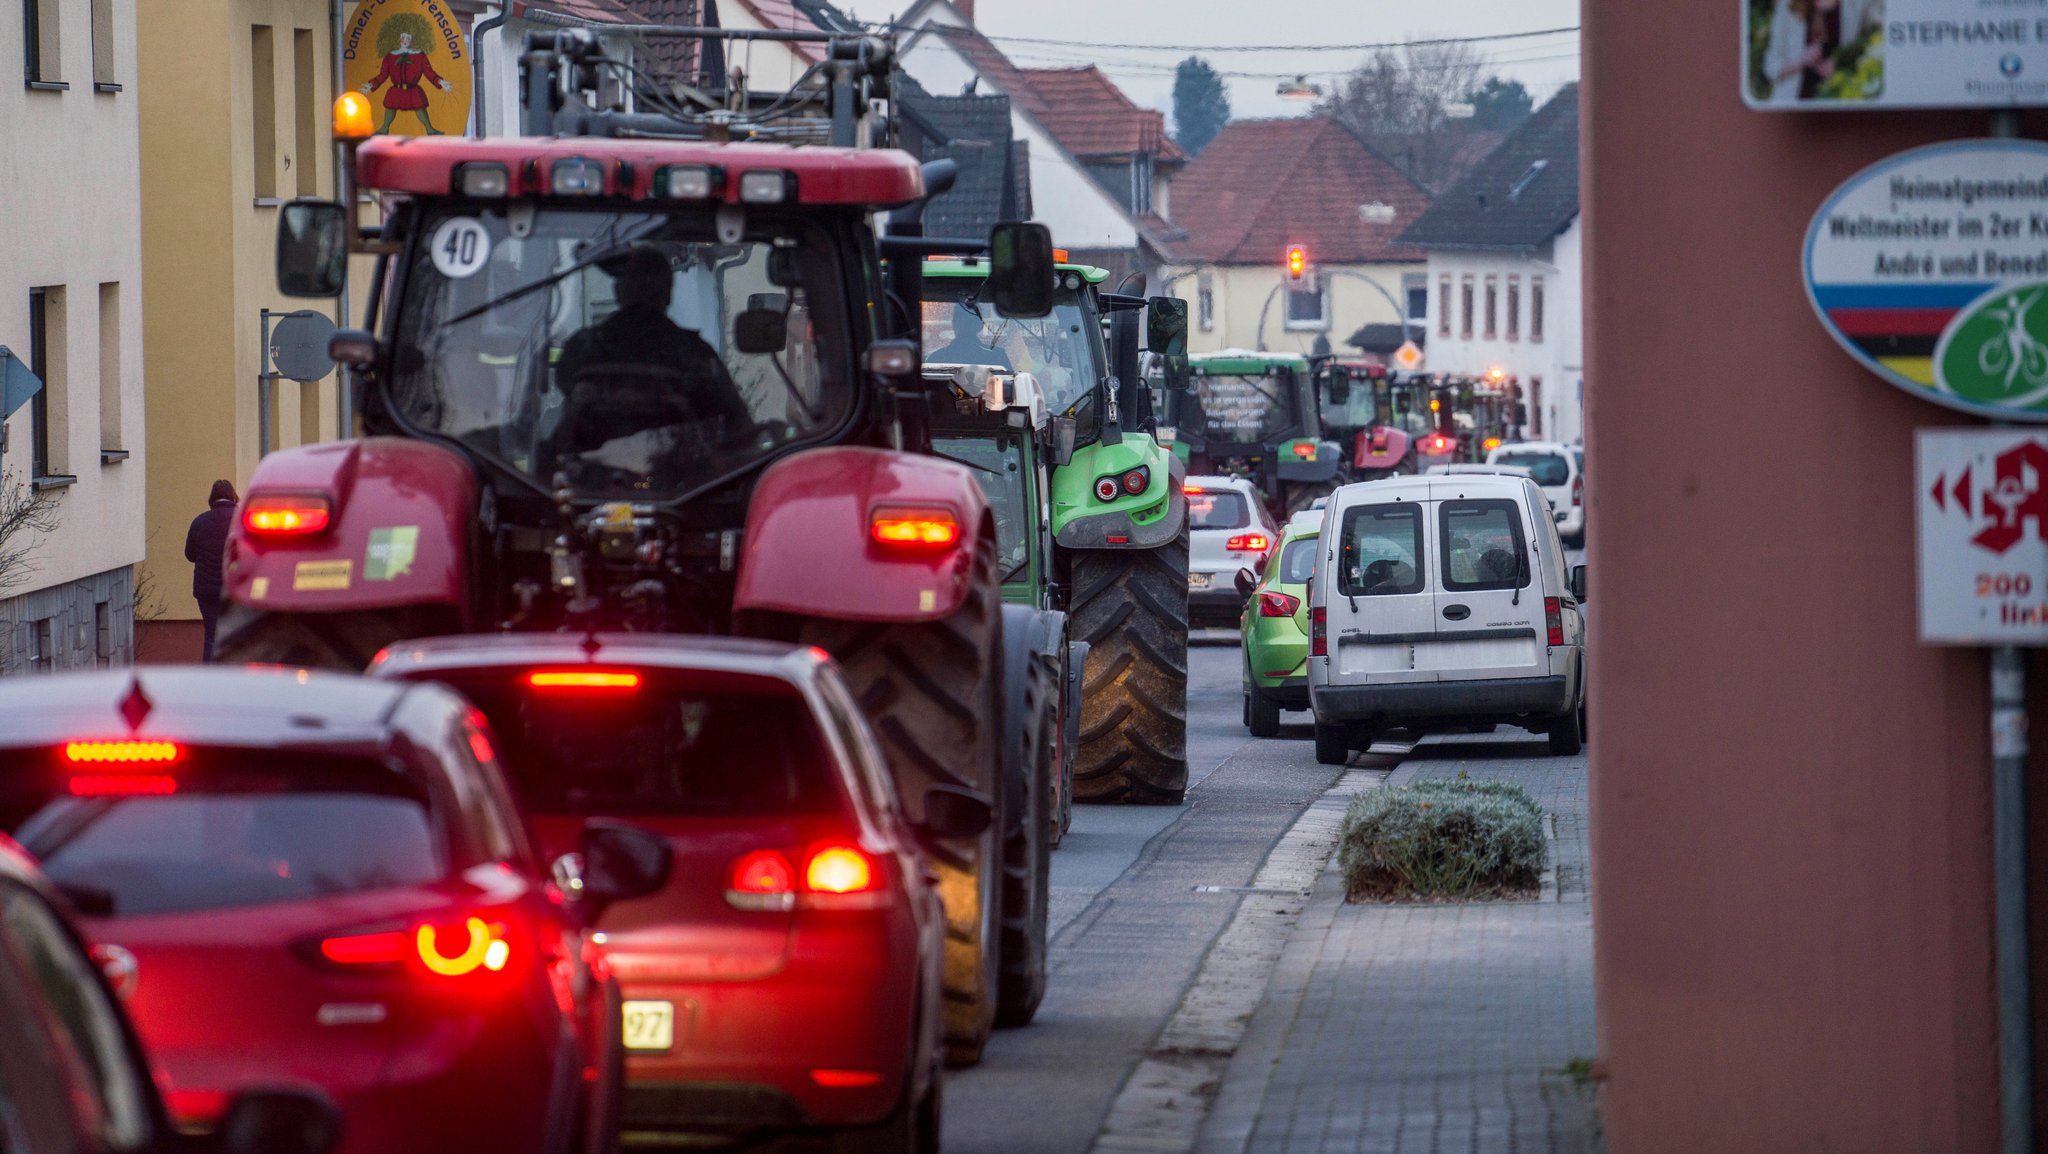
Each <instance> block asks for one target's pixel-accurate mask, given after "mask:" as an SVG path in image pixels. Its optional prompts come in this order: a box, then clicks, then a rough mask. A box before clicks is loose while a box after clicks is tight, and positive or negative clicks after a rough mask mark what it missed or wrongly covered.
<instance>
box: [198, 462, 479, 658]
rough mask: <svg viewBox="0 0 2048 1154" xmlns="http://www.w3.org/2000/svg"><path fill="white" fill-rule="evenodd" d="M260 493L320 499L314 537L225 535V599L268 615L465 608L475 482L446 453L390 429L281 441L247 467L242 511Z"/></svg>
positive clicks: (240, 531) (242, 527)
mask: <svg viewBox="0 0 2048 1154" xmlns="http://www.w3.org/2000/svg"><path fill="white" fill-rule="evenodd" d="M268 496H311V497H325V498H326V499H327V501H328V502H329V506H330V508H331V510H332V512H331V514H330V517H331V520H330V521H329V523H328V525H327V527H326V528H325V529H323V530H321V531H319V532H316V533H307V534H304V535H292V536H281V535H275V534H262V533H252V532H251V531H250V530H249V528H248V526H247V525H246V523H245V522H244V520H243V519H242V518H241V517H239V516H238V517H237V519H236V521H235V525H234V528H233V530H232V532H231V533H230V534H229V536H228V544H227V555H226V570H225V574H226V583H225V587H224V588H225V596H226V599H227V600H228V601H230V602H233V603H235V604H238V605H244V606H247V607H249V608H251V609H257V610H261V611H264V612H268V613H334V612H341V611H346V610H359V609H388V608H393V607H396V606H402V605H434V604H445V605H452V606H455V607H456V608H457V609H458V610H459V611H463V612H464V613H465V619H466V610H467V602H468V598H467V596H466V593H465V588H466V585H467V580H466V575H467V574H468V572H469V556H468V554H469V536H470V531H471V530H470V526H471V525H472V523H473V522H474V521H475V520H476V511H477V480H476V474H475V473H474V472H472V471H471V470H470V467H469V463H468V462H466V461H464V460H463V459H462V458H461V457H460V456H457V455H456V454H455V453H454V452H452V451H451V450H448V449H445V448H442V447H441V446H439V445H434V444H431V443H428V442H425V441H415V440H407V439H403V438H398V437H372V438H369V439H367V440H353V441H332V442H328V443H326V444H319V445H306V446H302V447H300V448H296V449H280V450H278V451H277V452H275V453H271V454H270V455H269V456H266V457H264V458H263V459H262V460H261V461H259V462H258V463H257V465H256V473H255V475H254V476H253V477H251V478H250V480H249V488H248V491H247V492H246V493H245V494H244V495H243V498H242V510H243V512H244V513H247V512H248V511H249V509H250V506H251V505H252V504H254V503H256V502H259V501H261V500H262V499H263V498H264V497H268Z"/></svg>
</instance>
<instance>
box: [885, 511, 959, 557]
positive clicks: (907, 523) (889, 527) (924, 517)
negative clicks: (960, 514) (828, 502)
mask: <svg viewBox="0 0 2048 1154" xmlns="http://www.w3.org/2000/svg"><path fill="white" fill-rule="evenodd" d="M868 532H869V534H870V535H872V536H873V538H874V540H875V543H876V544H878V545H882V546H885V547H887V548H891V549H906V550H925V549H946V548H950V547H952V545H953V544H954V543H955V542H957V541H959V540H960V521H959V519H958V518H956V517H954V516H953V511H952V510H951V509H924V508H907V507H890V506H884V507H882V508H879V509H876V510H875V511H874V514H873V515H872V516H871V517H870V518H869V519H868Z"/></svg>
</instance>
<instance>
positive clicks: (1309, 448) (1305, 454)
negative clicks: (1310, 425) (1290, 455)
mask: <svg viewBox="0 0 2048 1154" xmlns="http://www.w3.org/2000/svg"><path fill="white" fill-rule="evenodd" d="M1294 455H1295V456H1297V457H1300V458H1301V459H1302V460H1304V461H1313V460H1315V458H1316V446H1315V445H1314V444H1312V443H1310V442H1308V441H1302V442H1301V443H1299V444H1297V445H1295V446H1294Z"/></svg>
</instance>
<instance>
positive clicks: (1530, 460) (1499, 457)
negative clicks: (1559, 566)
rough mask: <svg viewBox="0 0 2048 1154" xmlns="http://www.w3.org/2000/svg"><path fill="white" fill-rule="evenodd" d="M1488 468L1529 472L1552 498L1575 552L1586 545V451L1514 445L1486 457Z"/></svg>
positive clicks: (1542, 444)
mask: <svg viewBox="0 0 2048 1154" xmlns="http://www.w3.org/2000/svg"><path fill="white" fill-rule="evenodd" d="M1486 463H1487V464H1489V465H1516V466H1519V467H1521V468H1524V469H1527V470H1529V473H1530V475H1531V476H1532V477H1534V478H1535V481H1536V483H1537V484H1538V485H1540V486H1542V488H1543V495H1544V496H1546V497H1548V498H1550V508H1551V513H1552V516H1554V517H1556V518H1557V531H1558V533H1559V534H1561V535H1562V536H1563V537H1564V539H1565V540H1566V541H1569V542H1571V545H1572V548H1574V549H1577V548H1582V547H1583V546H1584V545H1585V544H1586V450H1585V449H1584V448H1583V447H1581V446H1579V445H1567V444H1563V443H1561V442H1558V441H1513V442H1510V443H1508V444H1505V445H1502V446H1500V447H1498V448H1496V449H1494V450H1493V451H1492V452H1491V453H1488V454H1487V455H1486Z"/></svg>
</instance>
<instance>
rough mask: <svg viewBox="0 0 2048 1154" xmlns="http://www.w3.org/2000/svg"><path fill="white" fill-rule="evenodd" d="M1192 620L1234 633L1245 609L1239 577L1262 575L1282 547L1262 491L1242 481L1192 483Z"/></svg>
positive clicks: (1192, 479) (1199, 479)
mask: <svg viewBox="0 0 2048 1154" xmlns="http://www.w3.org/2000/svg"><path fill="white" fill-rule="evenodd" d="M1187 497H1188V620H1189V622H1190V623H1191V624H1201V625H1220V626H1223V627H1226V628H1233V627H1235V626H1236V625H1237V619H1238V614H1239V612H1240V611H1241V610H1243V609H1244V600H1245V595H1244V594H1242V593H1240V592H1238V590H1237V571H1238V570H1239V569H1257V568H1258V562H1259V558H1261V557H1263V556H1265V555H1266V553H1267V551H1269V550H1271V549H1272V548H1273V546H1275V545H1277V544H1278V543H1279V541H1280V527H1279V526H1278V525H1276V524H1274V523H1273V517H1272V515H1271V514H1270V513H1268V512H1267V511H1266V502H1265V500H1264V498H1262V497H1260V496H1259V490H1258V487H1257V486H1255V485H1253V484H1252V483H1251V482H1250V481H1246V480H1243V479H1242V478H1238V477H1199V476H1198V477H1189V478H1188V479H1187Z"/></svg>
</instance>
